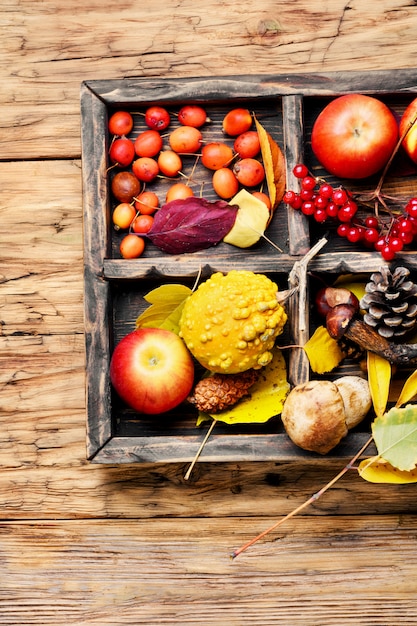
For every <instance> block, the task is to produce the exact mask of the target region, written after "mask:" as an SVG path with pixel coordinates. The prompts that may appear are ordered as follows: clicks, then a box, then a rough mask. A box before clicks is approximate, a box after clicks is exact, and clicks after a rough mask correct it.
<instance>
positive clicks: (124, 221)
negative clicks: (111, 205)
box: [112, 202, 136, 230]
mask: <svg viewBox="0 0 417 626" xmlns="http://www.w3.org/2000/svg"><path fill="white" fill-rule="evenodd" d="M135 215H136V209H135V207H134V206H132V205H131V204H129V202H121V203H120V204H118V205H117V206H116V207H115V209H114V211H113V214H112V221H113V225H114V228H115V229H116V230H120V229H122V230H125V229H126V228H129V226H130V225H131V223H132V222H133V220H134V218H135Z"/></svg>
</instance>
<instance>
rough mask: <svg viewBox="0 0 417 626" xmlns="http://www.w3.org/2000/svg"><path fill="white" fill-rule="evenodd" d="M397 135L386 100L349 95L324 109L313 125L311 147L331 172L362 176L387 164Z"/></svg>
mask: <svg viewBox="0 0 417 626" xmlns="http://www.w3.org/2000/svg"><path fill="white" fill-rule="evenodd" d="M398 137H399V133H398V123H397V120H396V119H395V116H394V114H393V113H392V112H391V110H390V109H389V108H388V107H387V106H386V105H385V104H384V103H383V102H381V101H380V100H378V99H377V98H373V97H372V96H365V95H362V94H348V95H344V96H339V97H338V98H335V99H334V100H332V101H331V102H330V103H329V104H328V105H327V106H326V107H325V108H324V109H323V110H322V111H321V113H320V114H319V116H318V117H317V119H316V121H315V123H314V125H313V130H312V135H311V147H312V149H313V152H314V154H315V155H316V157H317V159H318V160H319V161H320V163H321V164H322V165H323V167H325V169H326V170H327V171H328V172H330V173H331V174H334V175H335V176H338V177H339V178H352V179H361V178H367V177H368V176H372V175H373V174H376V173H377V172H378V171H379V170H381V169H382V168H383V167H384V165H386V163H387V162H388V160H389V158H390V156H391V154H392V152H393V150H394V148H395V146H396V144H397V141H398Z"/></svg>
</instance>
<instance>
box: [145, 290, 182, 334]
mask: <svg viewBox="0 0 417 626" xmlns="http://www.w3.org/2000/svg"><path fill="white" fill-rule="evenodd" d="M191 293H192V290H191V289H190V288H189V287H186V286H185V285H179V284H174V285H161V287H157V288H156V289H153V290H152V291H150V292H149V293H147V294H146V296H144V299H145V300H146V301H147V302H149V303H150V304H151V306H150V307H148V308H147V309H145V311H143V313H141V315H139V317H138V318H137V319H136V328H165V329H166V330H170V331H172V332H174V333H176V334H177V335H178V333H179V321H180V318H181V313H182V309H183V307H184V304H185V301H186V300H187V298H188V296H190V295H191Z"/></svg>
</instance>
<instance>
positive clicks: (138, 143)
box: [134, 129, 163, 157]
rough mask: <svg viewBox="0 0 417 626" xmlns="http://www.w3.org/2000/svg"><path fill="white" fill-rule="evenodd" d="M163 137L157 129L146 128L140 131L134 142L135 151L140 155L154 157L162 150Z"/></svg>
mask: <svg viewBox="0 0 417 626" xmlns="http://www.w3.org/2000/svg"><path fill="white" fill-rule="evenodd" d="M162 145H163V139H162V137H161V135H160V134H159V133H158V131H157V130H152V129H149V130H144V131H143V132H142V133H140V134H139V135H138V136H137V137H136V139H135V143H134V148H135V153H136V154H137V156H139V157H154V156H156V155H157V154H158V153H159V152H160V151H161V150H162Z"/></svg>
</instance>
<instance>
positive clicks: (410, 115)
mask: <svg viewBox="0 0 417 626" xmlns="http://www.w3.org/2000/svg"><path fill="white" fill-rule="evenodd" d="M416 120H417V98H416V99H415V100H413V101H412V102H411V103H410V104H409V105H408V107H407V108H406V110H405V111H404V113H403V116H402V118H401V122H400V136H401V137H402V135H403V133H404V132H406V131H407V130H408V132H407V134H406V135H405V137H404V140H403V142H402V146H403V148H404V150H405V151H406V153H407V154H408V156H409V157H410V159H411V160H412V161H414V163H417V121H416Z"/></svg>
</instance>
